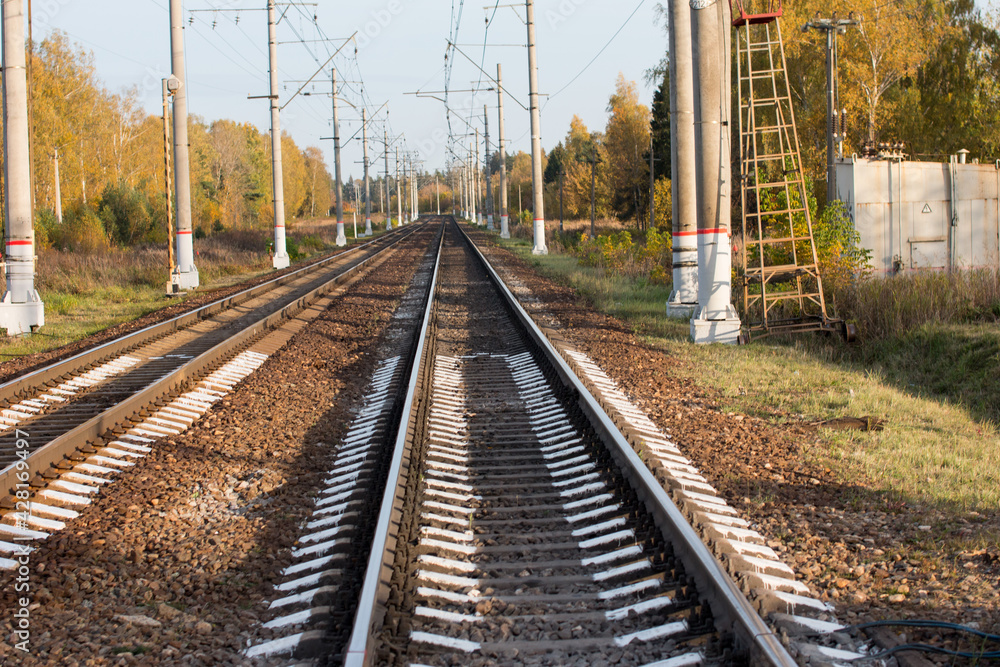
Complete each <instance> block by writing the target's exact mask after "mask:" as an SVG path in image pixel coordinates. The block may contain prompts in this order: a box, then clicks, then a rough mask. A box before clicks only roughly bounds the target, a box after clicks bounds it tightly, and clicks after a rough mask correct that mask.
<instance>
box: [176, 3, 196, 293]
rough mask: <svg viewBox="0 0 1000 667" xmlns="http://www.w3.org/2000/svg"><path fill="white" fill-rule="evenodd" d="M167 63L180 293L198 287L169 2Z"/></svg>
mask: <svg viewBox="0 0 1000 667" xmlns="http://www.w3.org/2000/svg"><path fill="white" fill-rule="evenodd" d="M170 61H171V71H172V72H173V78H174V81H173V82H172V86H171V87H172V88H173V90H172V92H173V95H174V197H175V199H176V207H177V209H176V210H177V268H176V271H175V275H174V276H172V277H171V283H172V284H175V285H177V286H178V288H179V289H181V290H187V289H193V288H195V287H197V286H198V283H199V279H198V269H197V268H196V267H195V265H194V233H193V232H194V230H193V227H192V224H191V166H190V161H189V159H188V110H187V74H186V71H185V64H184V8H183V3H182V0H170Z"/></svg>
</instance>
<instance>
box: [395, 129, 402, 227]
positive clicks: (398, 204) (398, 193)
mask: <svg viewBox="0 0 1000 667" xmlns="http://www.w3.org/2000/svg"><path fill="white" fill-rule="evenodd" d="M400 183H401V181H400V180H399V146H397V147H396V221H397V222H398V223H399V224H400V225H402V224H403V189H402V188H401V187H400Z"/></svg>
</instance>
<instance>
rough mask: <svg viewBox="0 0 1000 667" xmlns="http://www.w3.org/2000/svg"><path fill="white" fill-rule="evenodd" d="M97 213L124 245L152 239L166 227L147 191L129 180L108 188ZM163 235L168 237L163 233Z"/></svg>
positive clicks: (123, 246) (114, 238) (111, 235)
mask: <svg viewBox="0 0 1000 667" xmlns="http://www.w3.org/2000/svg"><path fill="white" fill-rule="evenodd" d="M97 213H98V215H99V216H100V218H101V221H102V222H103V223H104V228H105V230H106V231H107V233H108V236H109V237H110V238H111V240H112V241H113V242H114V243H115V245H117V246H119V247H122V248H127V247H130V246H133V245H135V244H137V243H144V242H148V241H152V240H153V237H154V236H156V235H155V234H154V230H155V229H156V228H157V227H160V228H163V227H165V226H166V223H165V222H164V221H163V220H162V219H160V218H158V216H156V214H155V213H154V211H153V206H152V204H151V203H150V201H149V197H148V196H147V195H146V193H145V192H144V191H143V190H141V189H139V188H135V187H132V186H131V185H128V184H125V183H118V184H114V185H112V184H108V186H107V187H105V188H104V192H103V193H101V199H100V204H99V206H98V210H97ZM159 236H161V237H162V238H163V239H164V240H165V238H166V237H165V235H164V234H162V233H161V234H159Z"/></svg>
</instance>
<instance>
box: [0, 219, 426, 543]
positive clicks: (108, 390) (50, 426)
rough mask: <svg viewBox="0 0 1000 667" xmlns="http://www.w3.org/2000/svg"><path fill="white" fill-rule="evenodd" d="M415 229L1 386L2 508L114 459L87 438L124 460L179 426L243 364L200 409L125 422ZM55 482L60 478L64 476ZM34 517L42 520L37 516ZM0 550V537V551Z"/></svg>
mask: <svg viewBox="0 0 1000 667" xmlns="http://www.w3.org/2000/svg"><path fill="white" fill-rule="evenodd" d="M420 228H421V227H420V226H417V225H415V226H412V227H407V228H404V229H402V230H399V231H398V232H396V233H393V234H389V235H386V236H383V237H380V238H379V239H376V240H374V241H372V242H369V243H365V244H363V245H361V246H358V247H356V248H352V249H351V250H348V251H345V252H343V253H339V254H337V255H334V256H333V257H331V258H328V259H326V260H322V261H320V262H316V263H314V264H312V265H310V266H307V267H305V268H303V269H300V270H297V271H293V272H290V273H287V274H285V275H283V276H281V277H280V278H277V279H275V280H272V281H269V282H267V283H264V284H262V285H258V286H256V287H254V288H251V289H248V290H245V291H243V292H240V293H238V294H236V295H233V296H230V297H228V298H226V299H222V300H219V301H217V302H214V303H212V304H209V305H207V306H204V307H202V308H199V309H197V310H195V311H193V312H191V313H187V314H184V315H182V316H180V317H177V318H174V319H172V320H169V321H167V322H163V323H160V324H157V325H154V326H151V327H148V328H146V329H143V330H141V331H138V332H135V333H133V334H131V335H129V336H125V337H123V338H121V339H118V340H115V341H112V342H110V343H106V344H104V345H101V346H99V347H97V348H95V349H92V350H88V351H86V352H84V353H81V354H79V355H77V356H75V357H72V358H70V359H66V360H63V361H60V362H57V363H55V364H52V365H51V366H48V367H45V368H43V369H40V370H38V371H35V372H32V373H30V374H28V375H26V376H24V377H21V378H18V379H16V380H14V381H12V382H8V383H6V384H4V385H2V386H0V402H2V404H3V405H4V406H5V408H4V409H2V411H0V429H2V430H0V499H2V498H3V496H4V495H5V494H10V497H8V498H7V499H6V500H4V501H3V507H4V508H6V509H8V510H10V509H14V508H16V507H17V504H16V502H15V498H16V497H17V496H16V492H17V491H20V492H21V496H20V498H21V500H23V499H24V494H25V493H26V491H27V490H28V489H27V488H26V485H27V484H28V483H29V482H30V486H31V487H32V488H33V489H34V490H35V491H38V490H39V489H41V488H43V487H45V486H46V485H47V484H48V483H49V482H50V481H52V480H54V479H55V478H56V477H58V476H59V475H60V473H61V472H65V471H67V470H70V469H72V468H74V467H79V466H80V465H81V464H82V465H83V466H84V467H85V468H87V469H88V470H83V471H80V472H78V473H77V476H78V477H81V478H82V479H85V478H87V475H85V474H84V475H81V472H83V473H85V472H101V471H102V469H104V470H113V469H115V468H117V467H119V466H118V465H117V464H115V463H114V462H113V461H111V460H109V459H108V457H106V456H102V455H101V454H100V453H99V452H98V451H97V450H95V449H94V448H93V447H92V446H91V445H89V444H88V443H93V442H94V441H95V440H99V439H103V440H104V441H107V440H109V439H114V438H115V437H117V438H118V441H117V445H116V446H117V447H118V449H116V450H113V451H117V452H119V453H120V454H121V455H122V457H121V458H122V459H123V460H124V461H128V458H129V457H128V456H127V454H128V453H129V452H132V453H141V452H143V451H145V450H144V447H145V446H146V444H147V443H148V441H149V440H150V439H151V437H149V436H153V435H156V436H162V435H169V434H171V433H174V432H176V431H177V429H178V428H179V427H181V426H183V427H184V428H186V426H187V424H189V423H190V422H191V421H192V419H193V418H195V417H196V416H197V414H200V412H203V411H204V409H207V406H208V405H209V404H210V401H208V398H209V397H211V396H212V394H213V392H216V390H219V389H224V388H225V387H227V386H232V385H231V384H230V383H229V381H228V380H227V379H226V377H227V376H228V377H231V378H237V377H242V373H241V372H238V371H237V372H229V371H225V372H223V377H222V378H219V379H214V380H211V382H215V383H217V384H218V383H219V382H222V383H223V384H220V385H219V386H215V387H213V386H212V385H211V383H210V384H209V385H208V386H206V387H203V388H201V389H200V390H199V391H200V392H201V394H200V395H202V396H204V397H205V398H206V401H205V402H197V401H196V403H198V406H204V409H200V408H199V407H198V406H195V405H193V404H192V405H190V406H186V407H185V406H180V407H178V406H174V408H172V410H173V412H174V413H176V416H171V415H158V416H157V415H156V414H154V415H153V417H152V420H153V421H152V422H150V423H148V424H146V426H145V428H146V429H147V430H149V431H151V432H150V433H143V434H141V435H140V434H135V433H133V434H129V433H128V432H127V431H128V428H129V426H130V425H135V424H137V423H141V422H143V421H144V420H146V419H147V418H149V417H150V414H151V413H156V412H157V411H158V410H160V409H162V408H164V406H165V405H166V403H167V402H169V397H171V396H176V395H177V394H178V393H180V392H181V391H182V390H183V389H184V388H186V387H188V386H190V385H193V384H195V383H197V382H198V381H199V380H200V379H201V378H203V377H205V376H206V375H207V374H208V373H209V372H211V371H212V369H215V368H217V367H219V366H220V365H221V364H223V363H224V362H225V361H226V360H227V359H230V358H232V357H233V356H234V355H236V354H237V353H238V352H239V351H240V350H241V349H243V348H245V347H246V346H247V345H248V344H249V343H250V342H252V341H253V340H255V339H256V338H258V337H259V336H260V335H262V334H264V333H266V332H267V331H269V330H270V329H272V328H273V327H275V326H277V325H279V324H280V323H282V322H284V321H286V320H288V319H289V318H291V317H294V316H295V315H296V314H297V313H299V312H301V311H302V310H304V309H305V308H308V307H309V306H310V305H311V304H314V303H316V302H317V301H318V300H320V299H321V298H322V297H323V295H324V294H326V293H327V292H329V291H330V290H332V289H334V288H335V287H336V286H337V285H339V284H341V283H343V282H345V281H348V280H351V279H353V277H354V276H355V275H356V274H358V272H360V271H361V270H362V269H364V268H365V267H367V266H369V265H370V264H371V263H372V262H374V261H379V258H380V257H382V256H383V255H384V253H385V252H386V251H387V250H389V249H390V248H392V247H394V246H395V245H396V244H397V243H399V242H401V241H403V240H404V239H406V238H408V237H409V236H410V235H411V234H413V233H414V232H415V231H416V230H418V229H420ZM252 365H253V364H251V366H252ZM257 365H259V364H257ZM248 368H249V367H248ZM251 370H252V369H251ZM247 372H250V371H249V370H248V371H247ZM237 381H238V380H237ZM232 384H235V382H233V383H232ZM95 457H96V460H94V459H95ZM105 464H111V467H110V468H108V467H107V465H105ZM121 465H122V466H124V465H125V464H124V463H123V464H121ZM93 479H97V478H92V479H90V480H85V481H89V482H90V483H93V484H97V485H98V486H99V482H94V481H93ZM61 483H62V484H63V486H64V487H65V486H66V482H65V480H63V481H62V482H61ZM70 486H71V487H72V489H73V491H74V492H75V493H76V494H77V495H75V496H74V495H73V494H62V493H61V492H60V493H59V494H56V495H53V492H52V491H51V490H48V491H47V493H48V496H49V499H50V500H52V501H55V502H59V501H64V502H63V503H62V504H73V501H74V499H78V498H82V497H85V496H86V495H87V494H88V493H90V491H88V490H85V488H84V487H83V486H79V487H77V486H75V485H70ZM80 494H82V495H80ZM36 501H37V498H36ZM37 507H38V509H40V510H43V511H48V512H49V514H52V513H53V512H54V513H56V515H57V516H62V515H63V514H65V513H64V512H61V511H60V510H59V508H54V509H52V508H48V507H46V506H44V505H40V504H39V505H37ZM20 508H21V509H23V505H21V507H20ZM39 522H40V523H42V524H45V523H46V521H45V520H38V519H36V520H35V523H36V524H38V523H39ZM0 533H4V534H6V535H7V536H8V537H9V536H10V535H15V536H16V535H17V532H16V531H13V530H11V528H10V526H9V525H8V524H0ZM0 537H3V535H0ZM7 546H8V547H9V544H8V545H7ZM3 550H5V549H4V545H3V544H0V552H2V551H3ZM6 550H7V551H9V549H6Z"/></svg>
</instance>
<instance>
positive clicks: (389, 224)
mask: <svg viewBox="0 0 1000 667" xmlns="http://www.w3.org/2000/svg"><path fill="white" fill-rule="evenodd" d="M385 230H386V231H387V232H391V231H392V218H386V219H385Z"/></svg>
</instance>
